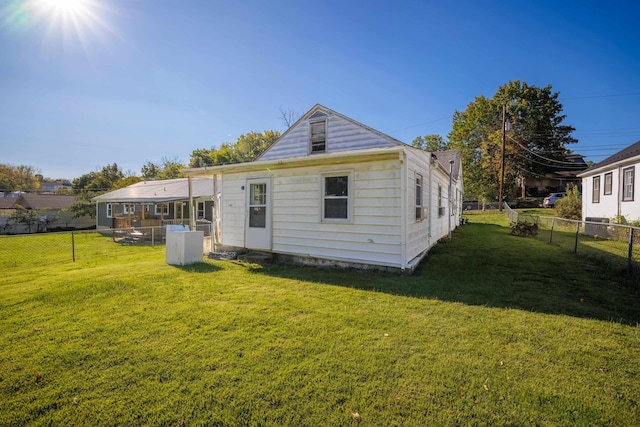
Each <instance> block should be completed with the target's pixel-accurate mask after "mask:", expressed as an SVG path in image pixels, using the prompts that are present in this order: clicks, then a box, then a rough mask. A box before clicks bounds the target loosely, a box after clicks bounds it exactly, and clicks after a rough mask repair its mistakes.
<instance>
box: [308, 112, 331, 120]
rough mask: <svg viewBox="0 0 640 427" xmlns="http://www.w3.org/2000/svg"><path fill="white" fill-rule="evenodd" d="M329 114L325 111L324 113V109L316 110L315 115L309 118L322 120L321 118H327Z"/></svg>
mask: <svg viewBox="0 0 640 427" xmlns="http://www.w3.org/2000/svg"><path fill="white" fill-rule="evenodd" d="M326 118H327V115H326V114H325V113H323V112H322V111H316V112H315V113H313V115H312V116H311V117H309V120H320V119H326Z"/></svg>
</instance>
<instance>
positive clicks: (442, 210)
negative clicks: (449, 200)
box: [438, 184, 444, 217]
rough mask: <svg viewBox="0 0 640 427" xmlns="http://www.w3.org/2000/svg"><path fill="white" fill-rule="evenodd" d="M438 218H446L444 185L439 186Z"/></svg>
mask: <svg viewBox="0 0 640 427" xmlns="http://www.w3.org/2000/svg"><path fill="white" fill-rule="evenodd" d="M438 216H439V217H441V216H444V206H442V184H438Z"/></svg>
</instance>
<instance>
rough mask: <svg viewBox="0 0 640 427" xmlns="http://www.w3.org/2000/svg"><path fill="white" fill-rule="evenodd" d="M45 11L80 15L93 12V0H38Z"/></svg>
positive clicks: (56, 13)
mask: <svg viewBox="0 0 640 427" xmlns="http://www.w3.org/2000/svg"><path fill="white" fill-rule="evenodd" d="M38 7H39V8H40V9H41V10H42V11H43V12H48V13H53V14H55V15H67V16H80V15H86V14H87V13H90V12H91V7H92V1H91V0H38Z"/></svg>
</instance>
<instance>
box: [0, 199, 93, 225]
mask: <svg viewBox="0 0 640 427" xmlns="http://www.w3.org/2000/svg"><path fill="white" fill-rule="evenodd" d="M74 203H75V196H67V195H58V194H35V193H23V192H22V193H20V194H18V195H17V197H3V198H0V234H26V233H37V232H44V231H56V230H70V229H85V228H91V227H93V226H94V224H95V223H94V221H93V219H92V218H91V217H89V216H85V217H80V218H74V213H73V212H70V211H69V208H70V207H71V205H73V204H74ZM20 208H23V209H26V210H30V211H36V213H37V215H36V217H35V218H34V221H33V223H32V224H30V225H29V224H25V223H21V222H18V221H16V220H12V219H11V216H12V215H13V214H15V213H16V212H17V211H18V209H20Z"/></svg>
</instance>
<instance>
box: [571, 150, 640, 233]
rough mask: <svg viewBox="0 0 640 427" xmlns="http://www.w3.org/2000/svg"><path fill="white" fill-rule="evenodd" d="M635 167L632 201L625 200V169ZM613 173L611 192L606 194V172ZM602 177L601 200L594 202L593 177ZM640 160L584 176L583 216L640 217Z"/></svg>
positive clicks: (635, 218) (631, 218)
mask: <svg viewBox="0 0 640 427" xmlns="http://www.w3.org/2000/svg"><path fill="white" fill-rule="evenodd" d="M629 167H635V171H634V172H635V174H634V194H633V200H632V201H625V200H623V194H622V193H623V191H624V189H623V188H622V180H623V171H624V170H625V169H627V168H629ZM607 173H611V174H612V181H611V184H612V186H611V194H604V182H605V178H604V176H605V174H607ZM598 176H599V177H600V202H599V203H593V178H594V177H598ZM639 186H640V161H635V162H625V163H621V164H618V165H612V166H611V167H609V168H606V169H602V170H600V171H598V172H597V173H592V174H589V175H588V176H583V177H582V218H583V220H586V219H587V218H609V219H612V218H614V217H616V216H617V215H623V216H624V217H625V218H626V219H627V220H639V219H640V188H639Z"/></svg>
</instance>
